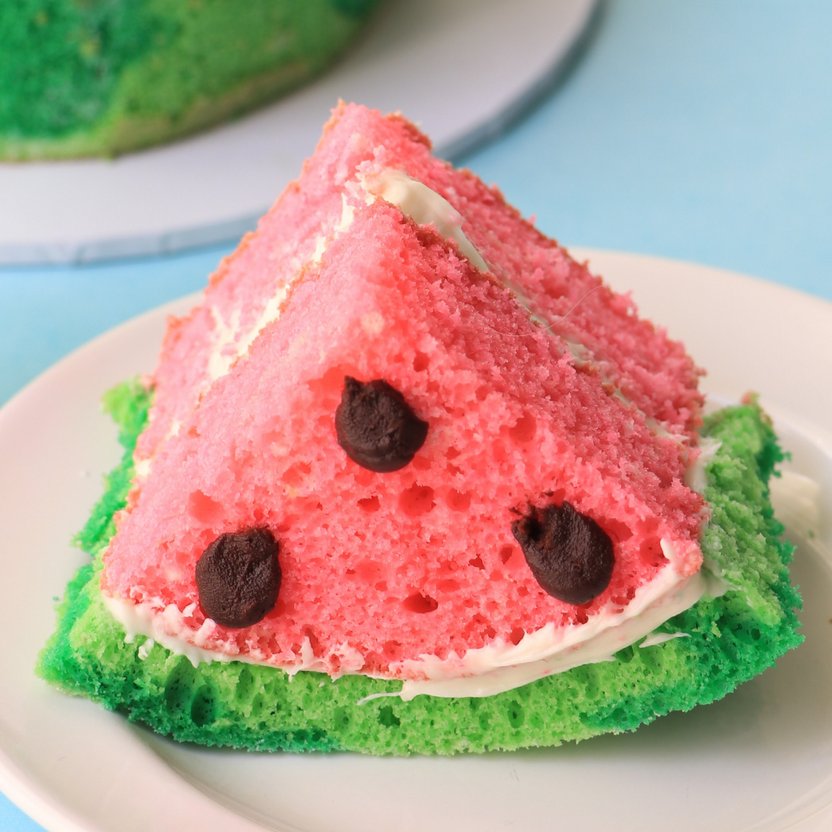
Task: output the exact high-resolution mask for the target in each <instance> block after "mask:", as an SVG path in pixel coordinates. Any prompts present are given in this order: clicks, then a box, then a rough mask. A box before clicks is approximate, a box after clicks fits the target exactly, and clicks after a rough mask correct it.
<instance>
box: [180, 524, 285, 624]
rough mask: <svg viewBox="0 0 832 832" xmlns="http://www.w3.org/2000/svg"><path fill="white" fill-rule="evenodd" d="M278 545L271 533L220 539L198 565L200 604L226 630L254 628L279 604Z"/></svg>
mask: <svg viewBox="0 0 832 832" xmlns="http://www.w3.org/2000/svg"><path fill="white" fill-rule="evenodd" d="M277 552H278V545H277V541H276V540H275V539H274V535H273V534H272V533H271V532H270V531H269V530H268V529H245V530H244V531H241V532H233V533H230V534H223V535H220V536H219V537H218V538H217V539H216V540H215V541H214V542H213V543H212V544H211V545H210V546H209V547H208V548H207V549H206V550H205V551H204V552H203V553H202V555H201V556H200V558H199V560H198V561H197V564H196V586H197V590H198V591H199V604H200V606H201V607H202V611H203V612H204V613H205V615H207V616H208V617H209V618H212V619H213V620H214V621H216V622H217V624H221V625H222V626H223V627H235V628H239V627H250V626H251V625H252V624H256V623H257V622H258V621H260V619H261V618H263V616H265V615H266V613H267V612H269V610H271V609H272V607H274V605H275V603H276V602H277V593H278V591H279V589H280V578H281V572H280V564H279V563H278V560H277Z"/></svg>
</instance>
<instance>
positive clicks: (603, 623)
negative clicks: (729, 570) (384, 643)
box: [396, 540, 725, 700]
mask: <svg viewBox="0 0 832 832" xmlns="http://www.w3.org/2000/svg"><path fill="white" fill-rule="evenodd" d="M661 543H662V551H663V552H664V554H665V557H666V558H667V564H666V565H665V566H664V567H663V568H662V569H661V570H660V572H659V573H658V574H657V575H656V577H655V578H654V579H653V581H651V582H650V583H649V584H646V585H644V586H642V587H640V588H639V589H638V590H637V591H636V593H635V596H634V597H633V599H632V600H631V601H630V603H629V604H628V605H627V606H626V607H624V608H623V609H621V608H620V607H616V606H614V605H610V606H609V607H608V608H607V609H605V610H602V611H600V612H599V613H597V614H596V615H594V616H593V617H592V618H591V619H590V620H589V621H588V622H587V623H586V624H581V625H576V626H573V627H567V628H563V629H559V630H558V629H556V628H555V626H554V624H547V625H546V626H545V627H542V628H541V629H540V630H537V631H536V632H534V633H528V634H526V635H525V636H524V637H523V638H522V639H521V640H520V642H519V643H518V644H516V645H515V644H512V643H511V642H508V643H506V642H497V643H495V644H491V645H488V646H486V647H481V648H478V649H476V650H469V651H467V652H466V653H465V655H464V656H462V657H453V658H450V659H439V658H437V657H435V656H424V657H422V658H421V659H419V660H417V661H407V662H402V669H403V670H406V671H407V673H408V675H411V674H424V675H425V676H426V677H427V678H425V679H414V680H407V681H405V682H404V683H403V685H402V690H401V691H400V692H399V693H398V694H396V695H398V696H401V698H402V699H404V700H409V699H412V698H413V697H414V696H419V695H420V694H428V695H430V696H454V697H455V696H493V695H494V694H497V693H502V692H503V691H507V690H512V689H513V688H517V687H521V686H522V685H526V684H528V683H529V682H534V681H535V680H537V679H541V678H543V677H544V676H550V675H552V674H554V673H562V672H564V671H565V670H570V669H572V668H573V667H578V666H579V665H584V664H594V663H596V662H605V661H610V660H611V659H612V658H613V655H614V654H615V653H617V652H618V651H619V650H622V649H623V648H625V647H628V646H629V645H631V644H634V643H635V642H637V641H638V640H639V639H641V638H644V636H646V635H648V634H650V633H652V632H653V630H655V629H656V628H657V627H659V626H660V625H661V624H664V622H665V621H667V620H669V619H670V618H672V617H673V616H674V615H678V614H679V613H680V612H683V611H684V610H686V609H689V608H690V607H692V606H693V605H694V604H695V603H696V602H697V601H698V600H699V599H700V598H702V597H703V596H704V595H708V596H711V597H715V596H717V595H720V594H722V593H723V592H724V591H725V585H724V584H723V583H722V582H721V581H718V580H716V579H714V578H712V576H711V575H710V574H709V573H708V572H706V571H704V570H703V571H700V572H698V573H696V574H695V575H693V576H692V577H685V576H683V575H682V574H681V573H680V572H679V571H678V558H677V557H676V555H675V553H674V551H673V549H672V547H671V546H670V545H669V544H668V543H667V542H666V541H664V540H663V541H662V542H661ZM654 643H660V642H654Z"/></svg>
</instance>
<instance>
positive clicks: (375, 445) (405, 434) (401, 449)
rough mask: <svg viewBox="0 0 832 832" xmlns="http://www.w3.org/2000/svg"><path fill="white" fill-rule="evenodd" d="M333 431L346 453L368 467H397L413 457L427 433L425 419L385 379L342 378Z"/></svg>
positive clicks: (380, 469) (401, 466) (391, 468)
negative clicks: (366, 380) (339, 400)
mask: <svg viewBox="0 0 832 832" xmlns="http://www.w3.org/2000/svg"><path fill="white" fill-rule="evenodd" d="M335 433H336V435H337V437H338V444H339V445H340V446H341V447H342V448H343V449H344V450H345V451H346V452H347V456H348V457H349V458H350V459H351V460H353V461H354V462H357V463H358V464H359V465H361V466H362V467H363V468H367V469H369V470H370V471H376V472H378V473H387V472H389V471H398V470H399V468H404V466H405V465H407V464H408V462H410V460H411V459H413V456H414V455H415V453H416V451H418V450H419V448H421V447H422V445H423V444H424V441H425V438H426V437H427V435H428V423H427V422H424V421H422V420H421V419H420V418H419V417H418V416H417V415H416V414H415V413H414V412H413V410H411V408H410V405H409V404H408V403H407V402H406V401H405V398H404V396H403V395H402V394H401V393H400V392H399V391H398V390H396V388H395V387H391V386H390V385H389V384H388V383H387V382H386V381H384V380H382V379H376V380H375V381H368V382H362V381H357V380H356V379H354V378H352V377H351V376H346V378H345V379H344V391H343V393H342V394H341V403H340V404H339V405H338V408H337V409H336V411H335Z"/></svg>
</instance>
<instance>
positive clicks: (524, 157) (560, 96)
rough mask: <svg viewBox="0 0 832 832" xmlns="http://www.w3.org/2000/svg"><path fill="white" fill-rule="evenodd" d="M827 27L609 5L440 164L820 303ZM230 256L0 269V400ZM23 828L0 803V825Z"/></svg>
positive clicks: (583, 223)
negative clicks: (524, 98)
mask: <svg viewBox="0 0 832 832" xmlns="http://www.w3.org/2000/svg"><path fill="white" fill-rule="evenodd" d="M830 33H832V4H830V3H828V2H826V0H800V2H785V0H697V2H690V0H609V1H608V3H607V5H606V6H605V7H604V8H603V11H602V14H601V15H600V17H599V19H598V21H597V25H596V27H595V30H594V33H593V35H592V38H591V40H590V42H589V44H588V48H587V50H586V51H585V53H584V54H583V55H582V57H581V59H580V60H579V61H578V62H577V63H576V65H575V66H574V68H573V69H572V71H571V72H570V73H569V74H568V75H567V77H566V78H565V79H564V80H563V81H562V83H561V84H560V85H559V87H558V88H557V89H555V90H553V91H552V93H551V94H550V95H549V96H547V97H546V99H545V100H544V101H542V102H541V103H540V104H539V105H538V106H537V107H536V108H535V109H534V110H533V111H532V112H531V113H529V114H528V115H527V116H526V117H525V118H524V119H523V120H522V122H521V123H519V124H516V125H515V126H514V128H513V129H512V130H511V131H510V132H509V133H508V134H506V135H504V136H503V137H501V138H500V139H498V140H496V141H494V142H493V143H491V144H490V145H488V146H486V147H483V148H481V149H479V150H478V151H477V152H475V153H472V154H469V155H468V156H466V157H465V158H464V159H461V160H456V161H461V162H463V163H464V164H466V165H467V166H468V167H471V168H473V169H474V170H475V171H476V172H477V173H478V174H480V175H481V176H482V177H483V178H484V179H485V180H487V181H489V182H494V183H498V184H499V185H500V187H501V188H502V190H503V192H504V193H505V195H506V197H507V198H508V199H509V201H511V202H513V203H515V204H516V205H518V206H519V207H520V208H521V210H522V211H523V212H524V213H526V214H532V215H536V217H537V222H538V225H539V227H540V228H541V229H542V230H543V231H545V232H547V233H549V234H552V235H554V236H555V237H557V238H558V240H560V241H561V242H562V243H564V244H566V245H581V246H594V247H597V248H610V249H620V250H629V251H636V252H643V253H649V254H658V255H664V256H667V257H673V258H678V259H682V260H690V261H696V262H700V263H705V264H709V265H716V266H721V267H724V268H728V269H732V270H735V271H740V272H745V273H747V274H751V275H755V276H758V277H760V278H762V279H765V280H769V281H774V282H776V283H781V284H784V285H787V286H791V287H794V288H797V289H801V290H803V291H805V292H809V293H814V294H816V295H818V296H820V297H824V298H827V299H832V47H830ZM230 248H231V244H229V245H227V246H221V247H215V248H211V249H203V250H198V251H193V252H189V253H186V254H182V255H179V256H175V257H165V258H159V259H147V260H133V261H130V262H112V263H106V264H103V265H95V266H85V267H79V268H48V269H45V268H27V269H12V270H0V404H2V403H3V402H5V401H6V400H7V399H9V398H10V397H11V396H12V395H13V394H14V393H16V392H17V391H18V390H19V389H20V388H22V387H23V386H24V385H26V384H27V383H28V382H29V381H31V380H32V379H34V378H35V377H36V376H37V375H38V374H39V373H40V372H41V371H43V370H44V369H46V368H47V367H49V366H50V365H51V364H53V363H54V362H55V361H57V360H58V359H60V358H61V357H62V356H64V355H66V354H67V353H68V352H69V351H71V350H72V349H74V348H75V347H77V346H79V345H81V344H83V343H84V342H85V341H87V340H89V339H90V338H92V337H93V336H95V335H98V334H99V333H102V332H104V331H106V330H107V329H109V328H111V327H112V326H114V325H115V324H117V323H119V322H121V321H124V320H126V319H127V318H130V317H132V316H134V315H136V314H138V313H140V312H142V311H144V310H147V309H150V308H152V307H154V306H156V305H158V304H160V303H162V302H164V301H167V300H170V299H172V298H175V297H178V296H180V295H183V294H185V293H188V292H192V291H195V290H197V289H199V288H200V287H201V286H202V285H203V283H204V281H205V278H206V276H207V275H208V274H209V273H210V272H211V271H212V269H213V267H214V266H215V265H216V263H217V261H218V260H219V258H220V257H221V256H222V255H223V254H225V253H226V252H228V251H229V250H230ZM830 349H832V333H831V334H830ZM39 828H40V827H39V826H37V825H36V824H35V823H34V822H32V821H31V820H29V819H28V818H27V817H25V816H24V815H23V814H22V813H21V812H19V811H18V810H17V809H16V808H15V807H14V806H13V805H12V804H11V803H10V802H9V801H8V800H7V799H5V798H3V797H2V796H0V830H6V831H7V832H23V830H26V832H29V830H34V829H39Z"/></svg>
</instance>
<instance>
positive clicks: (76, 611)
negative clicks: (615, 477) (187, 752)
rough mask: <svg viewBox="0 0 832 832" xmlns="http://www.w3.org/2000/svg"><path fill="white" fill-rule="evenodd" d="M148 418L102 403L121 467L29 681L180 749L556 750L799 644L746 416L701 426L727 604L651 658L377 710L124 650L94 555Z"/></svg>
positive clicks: (286, 683)
mask: <svg viewBox="0 0 832 832" xmlns="http://www.w3.org/2000/svg"><path fill="white" fill-rule="evenodd" d="M149 402H150V395H149V393H148V391H147V390H146V389H144V388H143V387H142V386H141V385H140V384H139V383H132V384H125V385H124V386H122V387H120V388H117V389H115V390H113V391H112V392H111V393H110V394H108V396H107V398H106V406H107V409H108V410H109V412H110V413H111V415H112V416H113V417H114V418H115V419H116V421H117V422H118V423H119V426H120V429H121V434H120V438H121V442H122V444H123V445H124V448H125V455H124V459H123V461H122V463H121V465H120V466H119V467H118V468H116V469H115V471H113V472H112V473H111V474H110V476H109V478H108V486H107V491H106V493H105V495H104V496H103V498H102V499H101V501H100V503H99V504H98V505H97V506H96V508H95V510H94V511H93V514H92V516H91V517H90V520H89V522H88V523H87V525H86V527H85V528H84V530H83V531H82V532H81V534H80V535H79V538H78V543H79V544H80V545H81V546H83V547H84V549H86V551H88V552H90V553H91V554H92V556H93V559H92V562H91V563H90V564H89V565H88V566H85V567H83V568H82V569H81V571H80V572H79V573H78V575H77V576H76V578H75V579H74V580H73V582H72V583H71V584H70V586H69V589H68V591H67V595H66V598H65V600H64V601H63V603H62V606H61V610H60V618H61V621H60V628H59V630H58V631H57V632H56V634H55V635H54V636H53V638H52V640H51V642H50V643H49V645H48V647H47V649H46V650H45V651H44V653H43V654H42V656H41V662H40V667H39V672H40V673H41V675H42V676H43V677H44V678H45V679H47V680H48V681H50V682H52V683H53V684H55V685H57V686H58V687H60V688H62V689H63V690H65V691H66V692H68V693H72V694H78V695H82V696H87V697H89V698H91V699H93V700H95V701H97V702H100V703H101V704H103V705H105V706H106V707H108V708H111V709H114V710H118V711H121V712H122V713H124V714H125V715H126V716H127V717H128V718H129V719H131V720H134V721H136V722H139V723H143V724H145V725H149V726H150V727H152V728H153V729H154V730H155V731H158V732H160V733H162V734H167V735H169V736H171V737H173V738H175V739H177V740H182V741H191V742H196V743H200V744H203V745H211V746H231V747H235V748H247V749H252V750H260V751H266V750H268V751H275V750H286V751H335V750H349V751H359V752H365V753H369V754H397V755H405V754H455V753H460V752H481V751H488V750H498V749H502V750H508V749H518V748H525V747H529V746H550V745H558V744H560V743H563V742H566V741H575V740H583V739H587V738H589V737H592V736H595V735H597V734H602V733H609V732H611V733H620V732H624V731H632V730H634V729H635V728H637V727H638V726H639V725H642V724H646V723H648V722H651V721H653V720H654V719H655V718H656V717H658V716H661V715H664V714H666V713H668V712H670V711H675V710H681V711H686V710H689V709H691V708H693V707H694V706H696V705H700V704H706V703H709V702H712V701H714V700H716V699H720V698H721V697H723V696H725V695H726V694H727V693H730V692H731V691H732V690H734V688H735V687H736V686H737V685H739V684H741V683H742V682H745V681H747V680H748V679H751V678H752V677H754V676H756V675H757V674H759V673H760V672H762V671H763V670H765V669H766V668H767V667H769V666H770V665H771V664H773V662H774V660H775V659H776V658H778V657H779V656H780V655H782V654H783V653H784V652H786V651H787V650H789V649H791V648H793V647H795V646H797V645H798V644H799V643H800V642H801V640H802V639H801V637H800V636H799V635H797V633H796V629H797V626H798V622H797V619H796V617H795V614H794V612H793V610H794V609H795V608H796V607H797V606H799V604H800V599H799V597H798V595H797V593H796V592H795V591H794V590H793V589H792V588H791V586H790V584H789V578H788V569H787V565H788V563H789V560H790V557H791V547H790V546H789V545H788V544H786V543H784V542H783V541H782V539H781V537H780V534H781V532H782V528H781V526H780V525H779V524H778V523H777V521H776V520H775V519H774V517H773V516H772V511H771V506H770V504H769V499H768V487H767V481H768V478H769V477H770V476H771V474H772V471H773V468H774V465H775V464H776V463H777V462H778V461H779V460H780V459H782V455H781V453H780V450H779V448H778V446H777V443H776V441H775V437H774V434H773V433H772V430H771V427H770V426H769V424H768V421H767V419H766V418H765V416H764V414H763V413H762V412H761V411H760V409H759V407H758V406H757V405H756V404H747V405H743V406H739V407H733V408H727V409H725V410H722V411H719V412H718V413H716V414H714V415H712V416H710V417H709V418H708V419H707V422H706V425H705V429H704V434H705V435H706V436H709V437H711V438H713V439H715V440H717V441H718V442H719V443H720V445H719V450H718V451H717V452H716V454H715V456H714V457H713V459H712V460H711V462H710V463H709V464H708V466H707V478H708V487H707V489H706V492H705V495H706V497H707V499H708V501H709V503H710V504H711V506H712V507H713V515H712V520H711V522H710V523H709V525H708V526H707V528H706V530H705V532H704V535H703V547H704V549H705V553H706V556H707V557H708V558H709V560H710V562H711V564H712V566H713V568H715V569H719V570H721V571H722V572H723V574H724V575H725V577H726V578H727V579H728V580H729V582H730V585H731V589H730V590H729V591H728V592H726V593H725V594H724V595H722V596H721V597H720V598H717V599H712V600H702V601H700V602H699V603H697V604H696V605H695V606H694V607H693V608H691V609H689V610H687V611H686V612H684V613H682V614H681V615H678V616H677V617H675V618H673V619H671V620H670V621H668V622H667V623H666V624H664V625H663V626H662V627H661V628H660V633H661V634H664V636H665V637H667V638H666V640H665V641H663V642H662V643H656V644H654V646H644V643H643V642H642V645H633V646H631V647H628V648H626V649H624V650H622V651H620V652H619V653H617V654H616V656H615V658H614V659H613V660H612V661H609V662H603V663H598V664H590V665H584V666H582V667H577V668H574V669H572V670H569V671H566V672H564V673H560V674H557V675H554V676H550V677H548V678H546V679H541V680H540V681H538V682H535V683H533V684H530V685H527V686H525V687H521V688H518V689H516V690H513V691H509V692H505V693H501V694H498V695H496V696H492V697H487V698H481V697H468V698H450V699H448V698H436V697H427V696H419V697H416V698H415V699H413V700H412V701H409V702H404V701H402V700H401V699H400V698H397V697H387V696H377V694H384V693H387V692H390V691H391V690H393V689H395V687H396V686H395V684H393V683H390V682H384V681H380V680H373V679H367V678H361V677H357V676H344V677H342V678H340V679H338V680H336V681H330V680H328V679H326V680H325V681H323V683H322V678H321V676H320V674H317V673H309V672H301V673H298V674H297V675H296V676H294V677H291V676H289V675H288V674H286V673H284V672H283V671H280V670H277V669H275V668H270V667H256V666H253V665H251V664H242V663H220V662H215V663H211V664H208V663H203V664H199V665H198V666H197V667H194V666H193V665H192V663H191V662H190V661H189V660H188V659H187V658H186V657H185V656H183V655H176V654H174V653H171V652H170V651H168V650H166V649H164V648H162V647H160V646H159V645H155V646H152V647H148V642H147V641H146V640H145V639H143V638H138V639H137V640H136V641H135V642H126V641H125V634H124V630H123V629H122V628H121V627H120V626H119V625H118V624H117V623H116V622H115V621H114V620H113V618H112V617H111V615H110V614H109V612H108V611H107V609H106V608H105V606H104V604H103V601H102V597H101V592H100V590H99V577H100V570H101V554H102V552H103V551H104V549H105V548H106V546H107V542H108V540H109V538H110V536H111V535H112V534H113V531H114V524H113V522H112V520H113V514H114V512H116V511H117V510H118V509H119V508H120V507H122V506H123V505H124V504H125V500H126V496H127V492H128V489H129V483H130V481H131V478H132V473H133V472H132V466H133V463H132V458H133V447H134V444H135V441H136V437H137V436H138V434H139V432H140V431H141V429H142V427H143V426H144V424H145V420H146V417H147V410H148V405H149ZM679 634H684V637H679ZM661 640H662V636H661V635H660V634H657V635H656V636H654V637H653V641H654V642H661ZM374 696H375V697H376V698H370V699H368V697H374Z"/></svg>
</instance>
